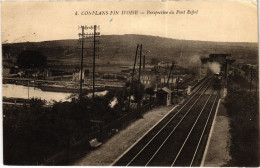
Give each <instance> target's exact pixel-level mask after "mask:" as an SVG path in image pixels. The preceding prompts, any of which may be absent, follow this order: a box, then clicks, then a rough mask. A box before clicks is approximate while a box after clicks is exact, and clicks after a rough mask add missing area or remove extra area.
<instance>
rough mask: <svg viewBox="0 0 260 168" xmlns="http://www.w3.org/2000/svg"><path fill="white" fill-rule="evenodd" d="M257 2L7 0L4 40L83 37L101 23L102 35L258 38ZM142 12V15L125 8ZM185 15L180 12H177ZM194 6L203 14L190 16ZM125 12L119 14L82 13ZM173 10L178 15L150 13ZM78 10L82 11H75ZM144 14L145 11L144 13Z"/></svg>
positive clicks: (45, 39)
mask: <svg viewBox="0 0 260 168" xmlns="http://www.w3.org/2000/svg"><path fill="white" fill-rule="evenodd" d="M256 3H257V2H255V1H253V2H252V1H193V2H192V1H168V2H137V1H136V2H131V1H128V2H122V1H114V2H113V1H112V2H111V1H108V2H73V1H70V2H46V1H45V2H32V1H31V2H28V1H27V2H26V1H23V2H12V1H11V2H7V1H4V2H1V39H2V43H13V42H26V41H31V42H36V41H48V40H59V39H77V38H78V33H79V32H80V30H78V26H80V25H94V24H96V25H99V26H100V30H99V31H100V33H101V35H110V34H118V35H122V34H145V35H153V36H160V37H168V38H174V39H185V40H201V41H228V42H258V34H257V32H258V27H257V21H258V19H257V5H256ZM129 10H137V11H138V12H139V13H138V14H137V15H122V14H121V12H122V11H129ZM177 10H179V11H185V14H176V11H177ZM188 10H190V11H192V10H194V11H197V14H193V15H191V14H187V11H188ZM85 11H98V12H100V11H108V12H110V11H119V12H120V14H119V15H94V16H93V15H81V12H85ZM148 11H152V12H153V11H168V12H170V11H173V12H174V13H175V14H161V15H154V14H147V12H148ZM76 12H78V14H79V15H75V13H76ZM140 12H143V13H144V14H140Z"/></svg>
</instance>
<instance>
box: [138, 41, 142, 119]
mask: <svg viewBox="0 0 260 168" xmlns="http://www.w3.org/2000/svg"><path fill="white" fill-rule="evenodd" d="M141 68H142V44H141V45H140V61H139V77H138V83H139V88H138V91H139V95H138V96H139V100H138V115H141Z"/></svg>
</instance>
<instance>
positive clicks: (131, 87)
mask: <svg viewBox="0 0 260 168" xmlns="http://www.w3.org/2000/svg"><path fill="white" fill-rule="evenodd" d="M138 49H139V44H137V47H136V51H135V62H134V67H133V72H132V80H131V86H130V96H129V106H130V103H131V92H132V89H133V81H134V73H135V64H136V59H137V55H138Z"/></svg>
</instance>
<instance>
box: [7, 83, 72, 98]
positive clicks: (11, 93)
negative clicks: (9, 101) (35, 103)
mask: <svg viewBox="0 0 260 168" xmlns="http://www.w3.org/2000/svg"><path fill="white" fill-rule="evenodd" d="M70 95H71V93H61V92H48V91H42V90H41V89H39V88H34V87H29V98H40V99H42V100H46V101H51V100H55V101H66V100H68V97H69V96H70ZM2 96H3V97H7V98H23V99H28V87H27V86H22V85H14V84H2Z"/></svg>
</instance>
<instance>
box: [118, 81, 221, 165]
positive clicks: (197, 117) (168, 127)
mask: <svg viewBox="0 0 260 168" xmlns="http://www.w3.org/2000/svg"><path fill="white" fill-rule="evenodd" d="M218 95H219V91H217V90H214V89H213V88H212V79H211V78H209V79H206V80H205V81H204V82H202V83H201V85H200V86H199V87H198V89H197V91H196V92H195V93H194V94H193V95H192V96H191V97H190V98H189V99H188V100H186V102H185V103H184V104H183V105H182V106H181V107H180V108H179V109H178V110H176V111H173V112H171V113H170V114H169V115H168V116H167V117H165V118H164V119H163V120H162V121H161V122H160V123H159V124H157V125H156V126H155V127H154V128H153V129H152V130H151V131H150V132H149V133H147V135H145V136H144V137H143V138H142V139H141V140H140V141H139V142H137V143H136V145H135V146H133V147H132V148H131V149H129V150H128V152H126V153H125V154H124V155H122V156H120V157H119V158H118V159H117V160H116V161H115V162H114V163H113V165H114V166H194V165H195V166H198V165H199V162H200V160H201V156H202V154H201V153H203V149H204V147H205V140H206V139H207V133H208V132H209V131H208V130H209V129H208V128H209V127H210V125H211V122H212V120H213V118H212V116H214V112H215V108H216V107H215V106H216V103H215V102H216V101H217V99H218ZM205 137H206V138H205Z"/></svg>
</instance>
